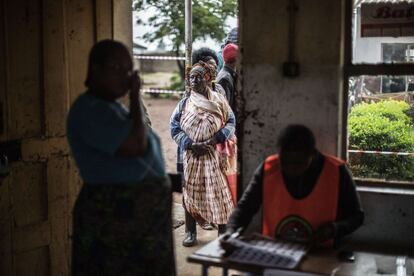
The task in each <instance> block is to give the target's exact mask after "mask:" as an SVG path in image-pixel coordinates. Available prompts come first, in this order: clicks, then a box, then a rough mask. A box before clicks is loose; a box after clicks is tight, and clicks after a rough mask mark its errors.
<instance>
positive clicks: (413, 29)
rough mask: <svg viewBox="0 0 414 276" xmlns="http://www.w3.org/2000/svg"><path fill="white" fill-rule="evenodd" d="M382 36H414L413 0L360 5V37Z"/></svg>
mask: <svg viewBox="0 0 414 276" xmlns="http://www.w3.org/2000/svg"><path fill="white" fill-rule="evenodd" d="M382 36H391V37H399V36H414V2H410V3H409V2H400V3H390V2H383V3H381V2H380V3H372V4H367V3H364V4H362V5H361V37H382Z"/></svg>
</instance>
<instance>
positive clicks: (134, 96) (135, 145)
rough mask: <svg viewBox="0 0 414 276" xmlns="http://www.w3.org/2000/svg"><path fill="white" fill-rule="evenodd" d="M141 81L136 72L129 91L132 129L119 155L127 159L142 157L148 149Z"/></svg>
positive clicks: (120, 148) (133, 74)
mask: <svg viewBox="0 0 414 276" xmlns="http://www.w3.org/2000/svg"><path fill="white" fill-rule="evenodd" d="M140 88H141V80H140V78H139V76H138V71H134V72H133V73H132V75H131V79H130V91H129V99H130V102H129V110H130V114H131V119H132V128H131V131H130V133H129V135H128V137H127V138H126V139H125V141H124V142H123V143H122V144H121V146H120V147H119V149H118V151H117V154H118V155H120V156H125V157H135V156H142V155H144V154H145V152H146V149H147V134H146V128H145V125H144V122H143V120H142V110H141V104H140V102H139V97H140V94H139V93H140V91H139V90H140Z"/></svg>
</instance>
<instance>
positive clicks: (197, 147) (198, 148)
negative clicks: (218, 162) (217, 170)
mask: <svg viewBox="0 0 414 276" xmlns="http://www.w3.org/2000/svg"><path fill="white" fill-rule="evenodd" d="M190 149H191V150H192V151H193V153H194V155H195V156H197V157H200V156H202V155H205V154H207V153H208V146H207V145H206V144H205V143H193V144H192V145H191V148H190Z"/></svg>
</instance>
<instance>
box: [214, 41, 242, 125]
mask: <svg viewBox="0 0 414 276" xmlns="http://www.w3.org/2000/svg"><path fill="white" fill-rule="evenodd" d="M238 51H239V48H238V46H237V45H236V44H233V43H230V44H227V45H226V47H224V49H223V60H224V67H223V68H222V69H221V70H220V72H219V73H218V75H217V83H218V84H220V85H221V87H223V89H224V91H226V98H227V101H228V102H229V105H230V107H231V109H232V110H233V112H234V113H235V114H236V100H235V96H236V85H237V73H236V63H237V54H238ZM236 117H237V114H236Z"/></svg>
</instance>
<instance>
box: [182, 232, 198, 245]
mask: <svg viewBox="0 0 414 276" xmlns="http://www.w3.org/2000/svg"><path fill="white" fill-rule="evenodd" d="M196 244H197V234H196V233H192V232H186V233H185V238H184V240H183V246H185V247H191V246H194V245H196Z"/></svg>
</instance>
